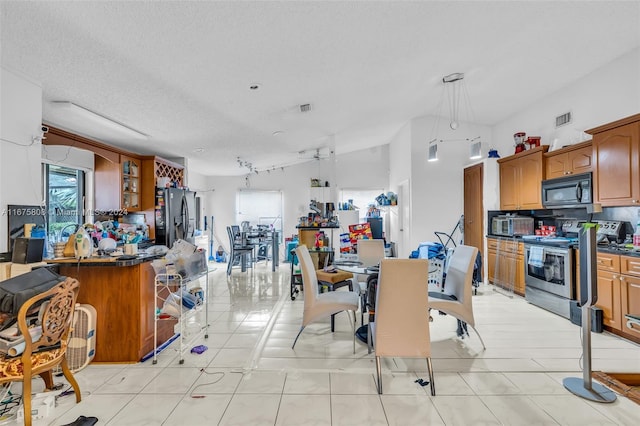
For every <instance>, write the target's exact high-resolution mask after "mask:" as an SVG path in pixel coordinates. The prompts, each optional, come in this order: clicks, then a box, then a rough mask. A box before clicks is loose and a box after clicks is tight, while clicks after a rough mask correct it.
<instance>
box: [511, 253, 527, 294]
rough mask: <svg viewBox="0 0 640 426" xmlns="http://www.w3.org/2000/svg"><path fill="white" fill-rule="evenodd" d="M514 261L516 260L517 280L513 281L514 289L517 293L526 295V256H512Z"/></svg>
mask: <svg viewBox="0 0 640 426" xmlns="http://www.w3.org/2000/svg"><path fill="white" fill-rule="evenodd" d="M511 261H512V262H515V268H516V273H515V281H514V283H513V291H515V292H516V293H517V294H519V295H521V296H524V288H525V287H524V256H523V255H516V256H514V257H513V258H512V260H511Z"/></svg>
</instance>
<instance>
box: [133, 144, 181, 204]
mask: <svg viewBox="0 0 640 426" xmlns="http://www.w3.org/2000/svg"><path fill="white" fill-rule="evenodd" d="M142 169H143V173H144V174H143V181H144V187H143V188H142V210H153V209H154V208H155V205H156V187H158V186H161V187H163V188H164V187H165V182H166V183H167V184H170V185H172V184H175V185H176V186H178V187H181V186H183V185H184V167H183V166H181V165H180V164H177V163H174V162H172V161H169V160H165V159H164V158H160V157H155V156H145V157H142Z"/></svg>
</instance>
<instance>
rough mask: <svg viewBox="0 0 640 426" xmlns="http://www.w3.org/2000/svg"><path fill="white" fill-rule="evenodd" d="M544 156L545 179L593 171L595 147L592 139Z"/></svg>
mask: <svg viewBox="0 0 640 426" xmlns="http://www.w3.org/2000/svg"><path fill="white" fill-rule="evenodd" d="M544 157H545V179H554V178H558V177H563V176H567V175H575V174H580V173H588V172H591V171H593V167H592V166H593V161H592V157H593V147H592V145H591V141H587V142H583V143H579V144H576V145H571V146H569V147H567V148H563V149H559V150H556V151H553V152H547V153H545V154H544Z"/></svg>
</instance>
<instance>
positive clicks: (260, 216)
mask: <svg viewBox="0 0 640 426" xmlns="http://www.w3.org/2000/svg"><path fill="white" fill-rule="evenodd" d="M242 222H249V224H250V225H251V226H254V227H255V226H258V225H264V226H269V227H270V226H271V225H273V229H275V230H276V231H279V232H280V236H281V237H282V192H280V191H239V192H238V197H237V207H236V223H237V224H238V225H241V224H242Z"/></svg>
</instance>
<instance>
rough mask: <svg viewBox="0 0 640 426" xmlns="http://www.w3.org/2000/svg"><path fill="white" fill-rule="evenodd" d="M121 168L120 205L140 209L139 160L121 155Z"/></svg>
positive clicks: (129, 208)
mask: <svg viewBox="0 0 640 426" xmlns="http://www.w3.org/2000/svg"><path fill="white" fill-rule="evenodd" d="M120 167H121V168H122V207H123V208H125V209H128V210H140V201H141V200H140V199H141V196H140V189H141V185H140V171H141V170H140V160H137V159H135V158H131V157H126V156H124V155H123V156H121V161H120Z"/></svg>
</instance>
